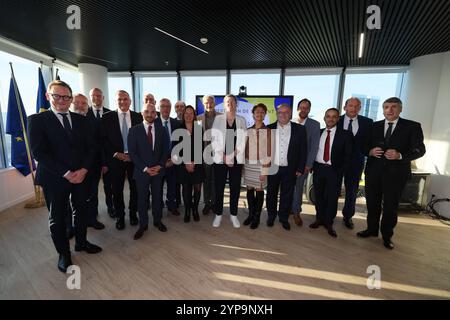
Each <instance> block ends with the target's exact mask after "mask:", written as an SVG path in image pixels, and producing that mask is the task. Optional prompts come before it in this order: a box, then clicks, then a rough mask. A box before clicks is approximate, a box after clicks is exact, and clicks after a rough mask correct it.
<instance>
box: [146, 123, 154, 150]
mask: <svg viewBox="0 0 450 320" xmlns="http://www.w3.org/2000/svg"><path fill="white" fill-rule="evenodd" d="M147 138H148V143H149V144H150V148H151V149H152V150H153V135H152V126H151V125H149V126H148V133H147Z"/></svg>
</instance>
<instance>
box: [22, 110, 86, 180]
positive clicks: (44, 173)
mask: <svg viewBox="0 0 450 320" xmlns="http://www.w3.org/2000/svg"><path fill="white" fill-rule="evenodd" d="M70 118H71V122H72V137H69V136H68V134H67V133H66V131H65V129H64V127H63V126H62V124H61V122H60V121H59V119H58V118H57V116H56V115H55V114H54V113H53V111H51V110H49V111H45V112H42V113H36V114H33V115H31V116H29V117H28V136H29V141H30V148H31V152H32V154H33V157H34V158H35V159H36V160H37V161H38V162H39V166H38V171H39V172H38V174H37V175H38V176H39V184H41V185H47V184H49V183H59V182H61V181H62V179H64V178H63V176H64V175H65V174H66V172H67V171H76V170H79V169H81V168H85V169H87V170H88V171H89V170H91V168H92V165H93V162H94V156H95V150H94V142H93V140H92V138H91V137H90V134H91V131H90V130H91V128H90V125H89V123H88V121H87V119H86V118H85V117H83V116H81V115H79V114H77V113H74V112H70Z"/></svg>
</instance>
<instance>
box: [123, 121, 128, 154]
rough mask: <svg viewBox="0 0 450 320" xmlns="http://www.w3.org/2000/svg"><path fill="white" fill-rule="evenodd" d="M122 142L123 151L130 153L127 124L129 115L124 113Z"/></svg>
mask: <svg viewBox="0 0 450 320" xmlns="http://www.w3.org/2000/svg"><path fill="white" fill-rule="evenodd" d="M122 115H123V119H122V141H123V151H124V152H127V151H128V124H127V114H126V113H122Z"/></svg>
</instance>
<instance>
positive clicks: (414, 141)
mask: <svg viewBox="0 0 450 320" xmlns="http://www.w3.org/2000/svg"><path fill="white" fill-rule="evenodd" d="M384 124H385V120H382V121H377V122H375V123H374V124H373V126H372V130H371V134H370V135H369V138H368V140H367V143H366V146H365V154H366V155H367V156H368V155H369V152H370V150H372V149H373V148H376V147H381V148H382V149H384V150H387V149H395V150H397V151H398V152H400V153H401V155H402V160H387V159H386V158H385V157H381V158H379V159H378V158H375V157H368V159H367V164H366V175H368V174H370V173H373V174H377V173H379V172H382V171H383V170H385V169H386V168H389V169H393V170H395V171H398V173H401V174H402V175H405V176H407V177H408V178H409V177H410V176H411V161H413V160H416V159H418V158H420V157H422V156H423V155H424V154H425V145H424V143H423V132H422V127H421V125H420V123H418V122H414V121H411V120H406V119H403V118H399V120H398V122H397V126H396V127H395V130H394V131H393V132H392V136H391V139H390V143H389V145H388V146H386V145H385V144H384Z"/></svg>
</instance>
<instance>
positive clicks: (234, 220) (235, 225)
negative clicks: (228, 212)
mask: <svg viewBox="0 0 450 320" xmlns="http://www.w3.org/2000/svg"><path fill="white" fill-rule="evenodd" d="M230 220H231V223H233V227H235V228H236V229H237V228H240V227H241V224H240V223H239V220H238V218H237V217H236V216H230Z"/></svg>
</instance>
